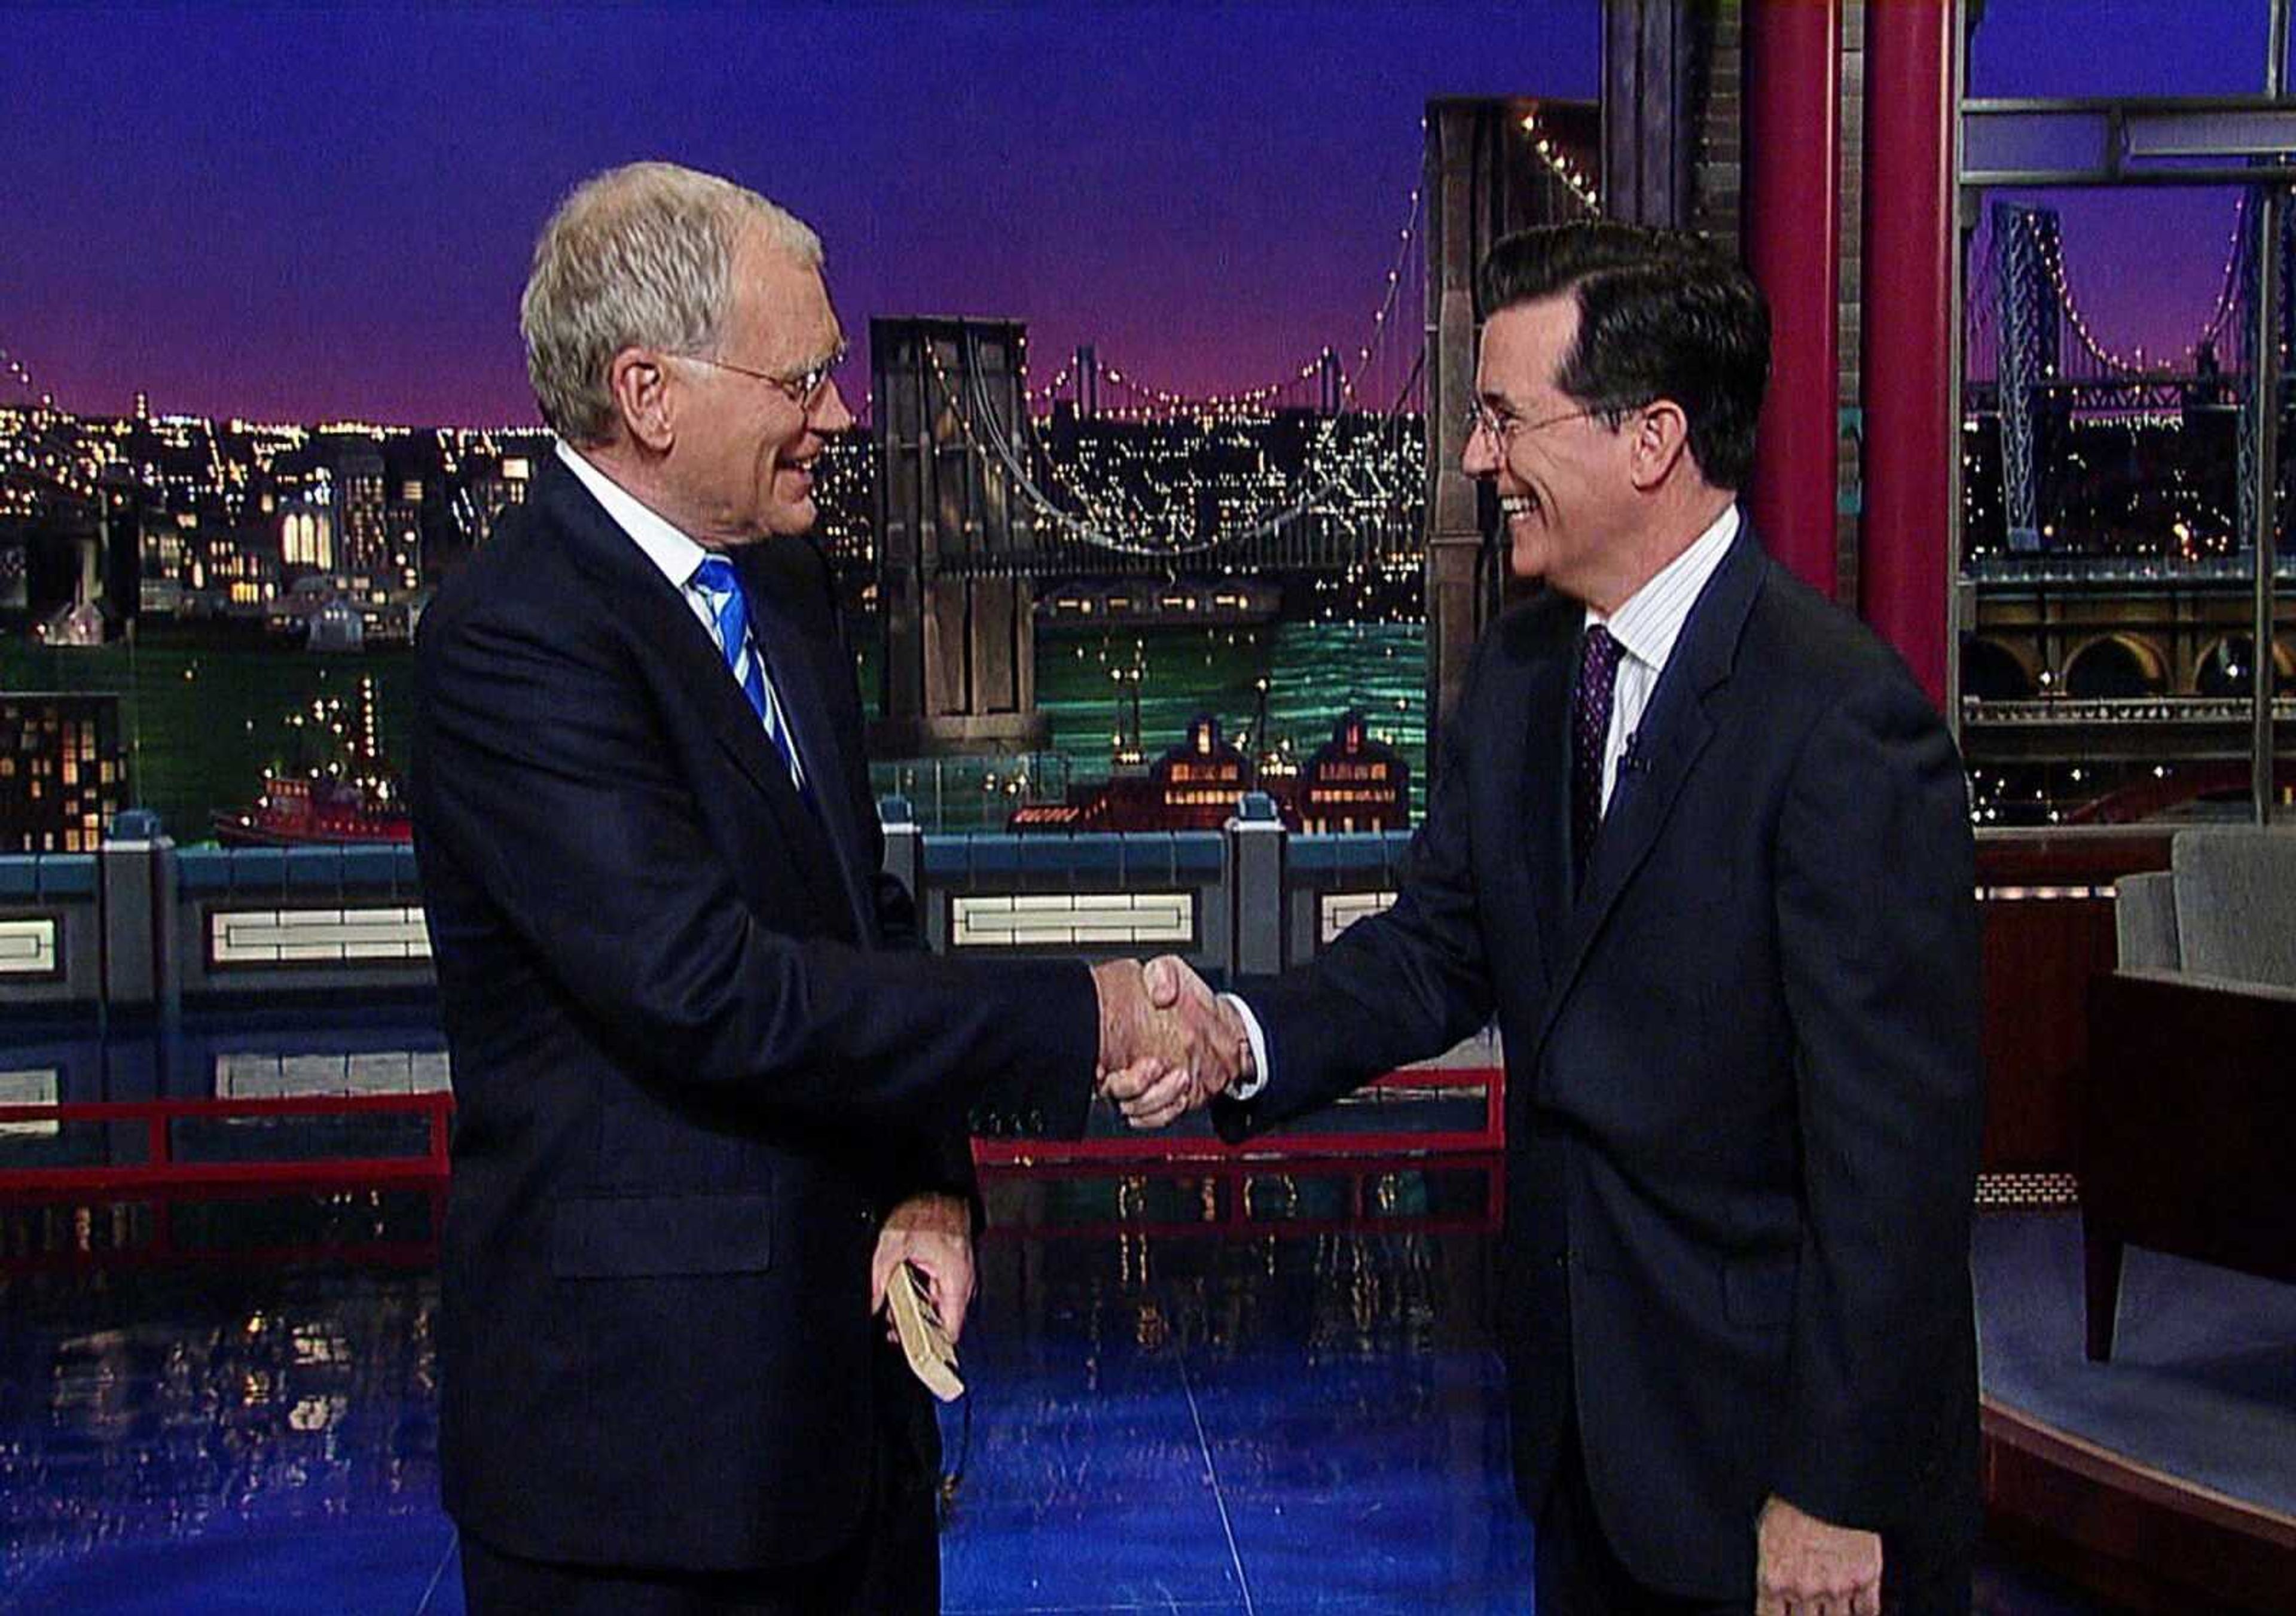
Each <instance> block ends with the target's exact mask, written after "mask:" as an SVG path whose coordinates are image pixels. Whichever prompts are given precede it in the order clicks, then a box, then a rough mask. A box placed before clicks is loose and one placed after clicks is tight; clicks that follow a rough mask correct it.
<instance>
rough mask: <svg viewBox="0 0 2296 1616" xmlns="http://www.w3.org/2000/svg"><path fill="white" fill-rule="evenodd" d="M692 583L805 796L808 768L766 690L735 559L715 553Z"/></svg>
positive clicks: (731, 664)
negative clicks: (705, 602) (706, 601)
mask: <svg viewBox="0 0 2296 1616" xmlns="http://www.w3.org/2000/svg"><path fill="white" fill-rule="evenodd" d="M693 582H694V587H697V588H699V589H700V590H701V592H702V593H703V594H705V595H708V596H709V610H710V612H711V614H712V615H713V616H715V617H716V618H717V648H718V650H719V651H720V652H722V653H723V654H724V655H725V658H726V667H727V668H729V669H732V670H733V673H734V683H735V684H737V685H740V686H741V687H742V694H743V695H745V696H747V697H749V698H750V707H751V708H752V709H754V710H756V712H757V715H758V722H760V723H762V724H763V725H764V726H766V734H767V738H768V739H770V740H771V741H772V742H773V743H774V750H775V751H777V752H779V753H781V755H782V762H783V765H784V766H785V767H787V768H788V769H789V772H790V781H791V783H792V784H794V785H795V786H796V787H797V789H798V792H799V795H801V796H802V795H804V794H805V771H804V769H802V768H800V767H799V766H798V760H797V749H796V748H795V747H794V746H792V745H791V744H790V737H789V732H788V731H787V730H785V729H783V727H782V718H781V709H780V705H779V703H777V702H775V701H774V700H773V699H772V698H771V697H770V696H769V695H767V693H766V675H765V662H764V659H763V658H762V657H760V656H759V655H758V652H757V649H756V647H754V646H753V645H751V644H750V597H749V596H748V595H745V594H744V593H743V592H742V578H741V574H739V573H737V572H735V571H734V563H733V562H729V561H727V560H726V559H725V557H723V556H719V555H713V556H711V557H710V558H709V560H707V561H705V562H702V563H701V566H699V567H697V568H695V569H694V572H693Z"/></svg>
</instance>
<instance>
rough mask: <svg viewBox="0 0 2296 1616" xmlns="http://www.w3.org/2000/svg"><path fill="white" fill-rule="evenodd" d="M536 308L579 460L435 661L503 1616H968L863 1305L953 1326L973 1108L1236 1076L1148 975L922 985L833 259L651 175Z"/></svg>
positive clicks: (442, 868) (474, 1490)
mask: <svg viewBox="0 0 2296 1616" xmlns="http://www.w3.org/2000/svg"><path fill="white" fill-rule="evenodd" d="M521 324H522V326H523V328H524V331H525V333H526V340H527V352H528V363H529V372H530V373H531V376H532V379H533V381H534V387H535V393H536V397H537V399H538V400H539V401H540V403H541V406H542V410H543V414H544V416H545V419H546V420H547V421H548V422H549V423H550V425H551V426H552V428H553V430H554V431H556V432H557V433H558V435H559V439H560V443H559V445H558V447H557V450H556V453H555V456H554V458H553V461H552V463H549V464H547V465H546V466H545V467H544V468H543V471H542V472H541V474H540V475H539V476H538V477H537V479H536V480H535V483H534V488H533V493H532V496H531V497H530V498H529V501H528V503H527V504H525V505H524V506H523V507H522V508H521V509H519V510H516V511H514V512H512V513H510V514H508V515H507V516H506V517H505V518H504V521H503V522H502V524H501V526H500V528H499V529H498V530H497V531H496V534H495V536H494V537H492V538H491V539H490V540H489V541H488V543H487V545H486V546H484V547H482V548H481V549H480V552H479V553H478V554H477V555H476V556H475V557H474V558H473V559H472V560H471V563H470V564H469V565H468V566H466V567H464V568H463V570H461V571H460V572H459V573H458V574H457V575H456V576H455V578H453V579H452V580H451V581H450V582H449V583H448V584H447V587H445V588H444V589H443V590H442V591H441V593H440V595H439V599H438V601H437V603H435V604H434V605H433V606H432V608H431V610H430V612H429V613H428V615H427V616H426V617H425V619H424V620H423V623H422V632H421V635H420V636H419V644H418V652H419V655H418V675H417V706H416V713H415V734H414V740H415V754H416V755H415V772H414V780H413V807H414V823H415V849H416V854H417V857H418V858H419V860H420V864H421V868H422V883H423V893H424V898H425V903H426V906H427V909H428V912H429V917H430V935H431V941H432V947H433V951H434V953H435V955H436V957H437V962H438V970H439V993H440V1000H441V1006H442V1010H443V1013H444V1015H445V1020H446V1026H447V1042H448V1046H449V1049H450V1051H451V1053H452V1056H453V1062H454V1082H455V1102H456V1116H455V1139H454V1162H453V1180H452V1189H451V1192H450V1198H449V1205H448V1211H447V1228H446V1240H445V1247H446V1249H445V1276H444V1293H443V1297H442V1303H441V1309H440V1322H439V1361H440V1370H441V1375H442V1399H443V1406H442V1413H441V1433H440V1447H441V1460H442V1469H443V1472H444V1478H445V1489H446V1496H447V1507H448V1509H449V1510H450V1511H451V1512H452V1513H453V1514H454V1516H455V1520H456V1522H458V1523H459V1525H460V1527H461V1529H462V1534H463V1536H462V1553H463V1579H464V1585H465V1588H466V1590H467V1593H468V1596H469V1603H470V1605H471V1609H472V1610H473V1611H474V1612H508V1611H521V1612H524V1611H533V1612H552V1613H553V1616H567V1613H570V1612H616V1613H617V1616H643V1613H644V1612H706V1611H741V1612H783V1611H789V1612H799V1611H802V1612H870V1613H873V1616H874V1613H877V1612H922V1611H931V1610H933V1609H936V1608H937V1607H938V1604H939V1598H938V1587H939V1562H938V1546H937V1544H936V1541H935V1537H934V1521H933V1511H932V1507H931V1488H932V1483H933V1481H934V1479H935V1475H936V1464H937V1460H938V1451H939V1450H938V1442H937V1438H936V1433H935V1427H934V1423H933V1419H932V1415H931V1407H930V1405H929V1404H927V1403H926V1402H925V1401H924V1399H923V1395H922V1390H921V1389H920V1388H919V1387H918V1385H917V1384H916V1383H915V1382H914V1381H913V1380H911V1379H910V1377H909V1376H908V1374H907V1373H906V1369H905V1367H904V1366H903V1365H902V1361H901V1359H900V1358H899V1357H898V1354H897V1353H895V1352H893V1351H892V1350H891V1349H890V1348H889V1347H888V1346H887V1345H886V1343H885V1341H884V1340H883V1333H882V1327H881V1325H878V1324H875V1323H873V1320H872V1314H873V1310H874V1309H875V1308H877V1307H878V1306H879V1305H880V1304H881V1301H882V1300H883V1298H884V1295H885V1292H886V1287H887V1284H888V1282H889V1278H890V1276H892V1275H893V1274H894V1272H895V1270H896V1269H897V1267H898V1265H900V1264H902V1263H905V1262H906V1263H909V1264H912V1265H914V1267H916V1268H917V1270H918V1271H919V1272H920V1273H922V1275H923V1276H924V1277H925V1279H926V1281H927V1283H928V1284H929V1286H930V1290H931V1296H932V1300H933V1301H934V1302H935V1303H936V1305H937V1306H938V1308H939V1311H940V1313H941V1315H942V1316H943V1317H944V1318H945V1320H946V1321H947V1325H949V1327H950V1328H951V1330H952V1332H954V1331H955V1330H958V1329H961V1328H962V1327H963V1323H964V1308H965V1305H966V1303H967V1301H968V1300H970V1298H971V1296H972V1250H971V1244H970V1242H971V1236H972V1188H973V1184H972V1160H971V1155H970V1153H969V1149H968V1144H967V1141H966V1138H965V1136H964V1132H963V1126H962V1119H963V1116H964V1112H965V1109H966V1107H967V1104H968V1103H969V1102H971V1101H972V1100H973V1099H975V1098H977V1097H979V1096H980V1094H981V1092H982V1091H983V1090H984V1089H985V1088H987V1087H990V1086H991V1085H994V1086H996V1087H997V1089H998V1098H999V1101H1000V1103H1003V1104H1005V1105H1007V1106H1014V1107H1021V1108H1026V1109H1030V1110H1034V1111H1036V1112H1040V1113H1041V1114H1042V1116H1043V1118H1044V1120H1045V1121H1046V1125H1047V1126H1048V1127H1049V1128H1053V1129H1054V1130H1066V1131H1076V1130H1078V1129H1080V1128H1081V1126H1082V1120H1083V1116H1084V1113H1085V1110H1086V1108H1087V1105H1088V1104H1089V1103H1090V1100H1091V1096H1092V1092H1093V1074H1094V1070H1095V1065H1096V1064H1103V1063H1104V1064H1119V1063H1121V1062H1123V1061H1125V1060H1128V1059H1130V1058H1132V1057H1133V1056H1134V1055H1135V1054H1138V1053H1139V1052H1141V1051H1142V1050H1144V1049H1149V1048H1161V1049H1163V1050H1164V1051H1165V1053H1166V1054H1167V1055H1168V1056H1169V1057H1170V1058H1172V1059H1173V1060H1175V1061H1177V1062H1179V1063H1181V1064H1184V1065H1185V1064H1187V1063H1190V1062H1194V1063H1195V1064H1197V1065H1198V1066H1199V1068H1200V1069H1201V1070H1202V1071H1203V1072H1204V1074H1205V1075H1206V1077H1207V1078H1208V1079H1209V1080H1210V1081H1212V1082H1214V1083H1218V1082H1219V1081H1223V1080H1225V1078H1226V1074H1227V1070H1228V1069H1229V1065H1230V1059H1231V1058H1230V1056H1229V1055H1227V1054H1224V1053H1223V1052H1222V1051H1220V1050H1217V1049H1201V1050H1200V1049H1194V1048H1192V1047H1191V1046H1189V1045H1188V1044H1187V1042H1186V1040H1185V1035H1184V1034H1183V1033H1182V1032H1180V1031H1178V1030H1177V1029H1174V1028H1170V1027H1160V1026H1159V1025H1157V1024H1156V1023H1155V1022H1153V1021H1152V1020H1151V1018H1150V1017H1149V1016H1148V1015H1147V1013H1146V1010H1145V1001H1144V998H1143V997H1141V995H1140V993H1139V984H1140V972H1139V967H1138V966H1137V965H1135V964H1130V963H1128V962H1125V963H1120V964H1119V963H1111V964H1104V965H1103V966H1100V967H1097V968H1095V970H1094V971H1093V972H1087V969H1086V968H1085V966H1084V965H1083V964H1081V963H1078V962H1064V961H1045V960H1038V961H1018V960H1016V961H1010V962H999V963H995V964H980V963H972V962H961V961H952V960H946V959H935V958H932V957H931V956H926V955H924V954H922V952H917V951H914V950H912V951H904V950H902V949H901V947H899V945H900V944H901V943H902V942H903V940H904V939H905V937H906V934H908V933H910V932H911V931H913V930H914V927H913V923H912V922H913V916H912V914H911V911H910V907H909V901H908V895H907V894H906V893H905V892H904V891H902V890H901V889H900V888H899V887H898V885H896V884H894V883H892V882H889V881H887V880H885V879H883V878H882V877H881V876H880V874H879V873H878V866H879V862H880V846H879V837H878V829H877V822H876V816H875V815H874V813H873V809H872V805H871V802H870V799H869V791H868V777H867V772H866V769H865V763H864V759H863V757H862V751H861V734H862V726H861V713H860V707H859V702H858V700H857V695H856V693H855V690H854V685H853V677H852V671H851V664H850V662H849V660H848V656H847V652H846V650H845V648H844V646H843V645H842V644H840V639H839V636H838V633H837V627H836V620H835V614H834V611H833V610H832V602H831V597H830V593H829V589H828V582H827V573H826V570H825V567H824V562H823V561H822V558H821V557H820V555H819V554H818V553H817V552H816V550H814V549H813V548H812V547H811V546H809V545H807V544H805V543H803V542H801V541H800V538H799V536H800V535H802V534H803V533H805V531H806V530H807V529H808V528H810V527H811V526H812V524H813V521H814V516H815V509H814V476H815V466H816V462H817V460H818V457H819V455H820V454H821V452H822V448H823V447H824V437H825V435H826V434H828V433H831V432H834V431H840V430H841V429H843V428H845V427H847V426H849V425H850V424H851V422H852V417H851V416H850V415H849V414H848V413H847V411H846V408H845V404H844V401H843V399H842V398H841V397H840V394H839V391H838V384H837V381H836V379H835V376H834V375H833V370H834V368H835V365H836V363H837V360H838V357H840V354H841V353H842V351H843V346H844V344H843V341H842V339H841V336H840V330H839V326H838V322H837V316H836V315H835V312H834V311H833V310H832V308H831V305H830V301H829V297H828V292H827V290H826V288H825V286H824V283H823V280H822V275H821V250H820V244H819V242H817V241H816V239H815V237H814V235H813V233H812V232H811V231H809V230H808V229H807V228H806V227H805V226H803V225H801V224H799V222H798V221H797V220H796V219H794V218H792V217H790V216H789V215H788V214H786V213H784V212H783V211H782V210H781V209H778V208H776V207H775V206H774V205H773V204H772V203H770V202H767V201H765V199H763V198H762V197H759V196H758V195H756V194H755V193H751V192H749V191H746V190H743V189H742V188H741V187H739V186H736V185H732V184H730V183H728V182H726V181H725V180H722V179H718V178H716V177H714V176H709V175H703V174H697V173H694V172H693V171H691V170H687V169H683V168H674V167H671V166H669V165H666V164H658V163H649V164H639V165H635V166H633V167H631V168H622V169H617V170H615V171H613V172H611V173H609V174H605V175H603V176H599V177H598V178H596V179H594V180H593V181H591V182H590V183H588V184H587V185H584V186H583V187H581V188H580V189H579V190H578V191H577V192H576V193H574V194H573V195H572V196H571V197H570V198H569V199H568V200H567V201H566V202H565V203H564V204H563V205H562V207H561V208H560V209H558V211H557V212H556V214H555V215H553V217H552V219H551V221H550V223H549V225H548V226H547V228H546V229H545V232H544V234H543V236H542V239H541V242H540V243H539V245H538V246H537V250H536V253H535V260H534V268H533V273H532V275H531V278H530V280H529V283H528V286H527V290H526V295H525V299H524V303H523V305H522V308H521ZM1229 1047H1230V1048H1233V1046H1229Z"/></svg>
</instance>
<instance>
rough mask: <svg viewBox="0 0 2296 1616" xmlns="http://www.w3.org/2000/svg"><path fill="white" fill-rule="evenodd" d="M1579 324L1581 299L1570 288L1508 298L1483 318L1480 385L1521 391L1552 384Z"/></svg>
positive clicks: (1514, 393) (1489, 391)
mask: <svg viewBox="0 0 2296 1616" xmlns="http://www.w3.org/2000/svg"><path fill="white" fill-rule="evenodd" d="M1578 329H1579V307H1578V300H1577V299H1574V298H1572V297H1570V295H1569V294H1567V293H1565V294H1562V295H1560V296H1556V297H1552V298H1540V299H1536V300H1535V301H1531V302H1527V303H1510V304H1509V305H1507V307H1506V308H1502V309H1500V310H1499V311H1498V313H1497V314H1495V315H1493V316H1491V317H1490V318H1489V319H1488V321H1486V322H1485V323H1484V324H1483V337H1482V344H1481V347H1480V349H1479V350H1478V352H1477V356H1476V365H1475V388H1476V390H1477V391H1478V392H1481V393H1486V394H1506V395H1510V396H1514V397H1521V396H1523V395H1526V394H1529V393H1531V392H1536V391H1538V390H1542V389H1547V388H1551V387H1552V386H1553V385H1554V377H1555V373H1556V372H1557V371H1558V370H1559V369H1561V367H1562V355H1563V353H1564V351H1565V349H1568V348H1569V347H1570V340H1571V338H1572V337H1573V335H1574V334H1576V332H1577V331H1578Z"/></svg>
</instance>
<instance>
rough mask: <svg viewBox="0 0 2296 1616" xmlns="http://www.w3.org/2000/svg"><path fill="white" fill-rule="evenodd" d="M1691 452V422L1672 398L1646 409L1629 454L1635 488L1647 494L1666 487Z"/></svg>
mask: <svg viewBox="0 0 2296 1616" xmlns="http://www.w3.org/2000/svg"><path fill="white" fill-rule="evenodd" d="M1689 452H1690V418H1689V417H1688V416H1687V415H1685V414H1683V413H1682V406H1680V405H1678V404H1677V403H1676V402H1675V401H1674V400H1673V399H1671V398H1660V399H1657V400H1654V401H1653V402H1652V403H1650V404H1647V405H1645V406H1643V411H1642V418H1641V419H1640V420H1638V421H1637V422H1635V426H1634V441H1633V443H1632V444H1631V445H1630V446H1629V447H1628V455H1629V470H1630V471H1631V472H1632V474H1633V476H1634V480H1635V487H1636V488H1637V489H1640V490H1641V491H1642V492H1644V493H1646V494H1647V493H1650V492H1652V490H1654V489H1657V488H1662V487H1664V486H1665V484H1666V482H1667V480H1669V478H1671V477H1672V476H1673V475H1674V472H1675V468H1676V467H1677V465H1679V464H1680V463H1682V461H1683V459H1684V458H1685V456H1686V455H1688V454H1689Z"/></svg>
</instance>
